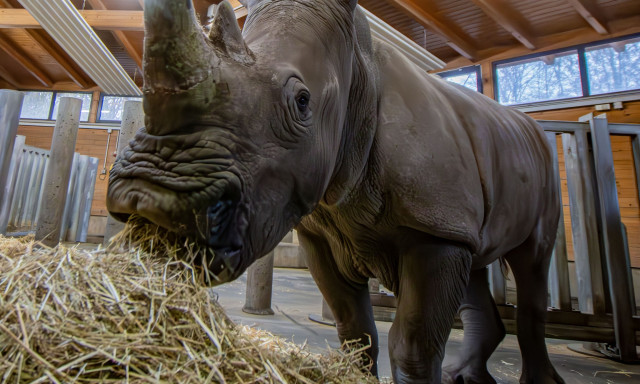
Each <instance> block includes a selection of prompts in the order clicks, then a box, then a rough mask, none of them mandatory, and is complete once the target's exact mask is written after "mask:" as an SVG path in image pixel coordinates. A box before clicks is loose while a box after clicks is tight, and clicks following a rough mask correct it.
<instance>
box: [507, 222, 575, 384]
mask: <svg viewBox="0 0 640 384" xmlns="http://www.w3.org/2000/svg"><path fill="white" fill-rule="evenodd" d="M551 230H553V234H548V233H545V232H544V229H543V228H542V227H541V226H538V227H537V228H536V230H534V232H533V233H532V235H531V236H530V237H529V238H528V239H527V240H526V241H525V242H524V243H523V244H522V245H520V246H519V247H518V248H516V249H514V250H513V251H511V252H509V253H508V254H507V255H506V256H505V258H506V260H507V262H508V263H509V266H510V267H511V270H512V271H513V275H514V277H515V280H516V286H517V300H518V307H517V315H516V316H517V318H516V321H517V336H518V343H519V345H520V353H521V355H522V372H521V376H520V382H521V383H536V384H538V383H541V384H547V383H564V380H563V379H562V377H560V375H559V374H558V372H556V370H555V368H554V367H553V365H552V364H551V361H550V360H549V355H548V353H547V347H546V344H545V318H546V314H547V280H548V276H549V264H550V260H551V252H552V248H553V240H554V239H555V227H553V226H551V228H549V229H548V232H551Z"/></svg>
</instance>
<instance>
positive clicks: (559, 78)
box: [496, 51, 582, 105]
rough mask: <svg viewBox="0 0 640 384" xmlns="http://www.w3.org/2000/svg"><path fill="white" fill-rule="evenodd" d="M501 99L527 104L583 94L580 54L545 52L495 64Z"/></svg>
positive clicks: (499, 99)
mask: <svg viewBox="0 0 640 384" xmlns="http://www.w3.org/2000/svg"><path fill="white" fill-rule="evenodd" d="M496 72H497V83H498V84H497V85H498V101H499V102H500V103H501V104H505V105H511V104H524V103H532V102H536V101H546V100H557V99H566V98H570V97H580V96H582V84H581V83H580V67H579V64H578V54H577V53H576V52H575V51H572V52H563V53H561V54H555V55H546V56H541V57H536V58H533V59H529V60H523V61H519V62H511V63H505V64H499V65H498V66H497V67H496Z"/></svg>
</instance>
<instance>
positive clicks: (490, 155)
mask: <svg viewBox="0 0 640 384" xmlns="http://www.w3.org/2000/svg"><path fill="white" fill-rule="evenodd" d="M375 47H376V57H377V61H378V65H379V66H380V75H381V82H382V84H381V99H380V100H381V101H380V110H379V126H378V130H377V142H378V143H379V147H378V148H379V154H378V158H380V159H381V170H380V172H381V174H382V176H381V180H382V181H381V183H382V187H383V188H385V189H388V190H389V193H391V194H392V195H394V196H395V198H394V199H393V201H394V202H395V204H396V206H395V207H394V212H395V213H394V214H395V216H396V220H397V221H398V222H399V224H400V225H405V226H408V227H411V228H415V229H418V230H421V231H424V232H427V233H430V234H433V235H436V236H440V237H444V238H447V239H450V240H454V241H459V242H462V243H465V244H467V245H468V246H469V247H470V248H471V250H472V251H473V252H474V253H476V255H478V256H477V257H476V260H474V264H486V263H489V262H491V261H492V260H494V259H495V258H496V257H499V256H501V255H503V254H504V253H505V252H506V251H508V250H510V249H512V248H514V247H516V246H517V245H519V244H521V243H522V242H523V241H524V240H525V239H526V238H527V237H528V236H529V234H530V233H531V231H532V230H533V228H534V226H535V225H536V223H537V221H538V218H539V216H540V215H541V214H545V212H550V214H553V212H554V207H555V205H557V202H554V201H553V200H554V192H555V189H554V187H555V179H554V178H553V177H552V172H551V165H550V164H551V154H550V151H549V148H548V145H547V144H546V141H545V136H544V134H543V132H542V130H541V128H540V127H539V126H538V125H537V124H536V123H535V121H533V120H532V119H530V118H528V117H527V116H525V115H524V114H521V113H519V112H517V111H514V110H512V109H510V108H506V107H504V106H501V105H499V104H497V103H496V102H494V101H493V100H490V99H489V98H487V97H485V96H483V95H481V94H478V93H477V92H474V91H471V90H467V89H463V87H460V86H456V85H453V84H450V83H447V82H445V81H444V80H441V79H439V78H435V77H434V76H431V75H427V74H424V72H421V71H420V70H419V69H417V68H416V67H415V66H414V65H413V64H412V63H410V62H409V61H408V60H406V59H405V58H403V57H402V56H401V55H400V54H399V53H397V52H396V51H395V50H394V49H393V48H391V47H388V46H386V44H384V43H381V42H376V44H375Z"/></svg>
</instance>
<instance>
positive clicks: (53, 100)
mask: <svg viewBox="0 0 640 384" xmlns="http://www.w3.org/2000/svg"><path fill="white" fill-rule="evenodd" d="M20 92H25V93H26V92H50V93H51V102H50V103H49V112H48V113H47V118H45V119H35V118H33V117H22V116H20V119H21V120H33V121H38V120H48V121H55V120H56V119H54V118H53V116H52V115H53V109H54V106H55V103H56V98H57V96H58V94H59V93H84V94H89V95H91V101H90V102H89V114H88V115H87V120H82V119H81V120H79V121H80V122H83V123H87V122H89V120H91V104H92V103H93V92H92V91H61V90H49V89H21V90H20ZM80 109H82V107H81V108H80ZM81 113H82V111H81Z"/></svg>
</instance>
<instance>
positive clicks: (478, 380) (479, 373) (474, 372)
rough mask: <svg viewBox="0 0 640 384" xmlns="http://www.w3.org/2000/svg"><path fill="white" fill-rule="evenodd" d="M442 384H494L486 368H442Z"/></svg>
mask: <svg viewBox="0 0 640 384" xmlns="http://www.w3.org/2000/svg"><path fill="white" fill-rule="evenodd" d="M442 384H496V381H495V379H494V378H493V377H492V376H491V374H490V373H489V371H487V368H486V367H482V368H472V367H471V366H465V367H462V368H458V369H456V368H452V367H444V368H442Z"/></svg>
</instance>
